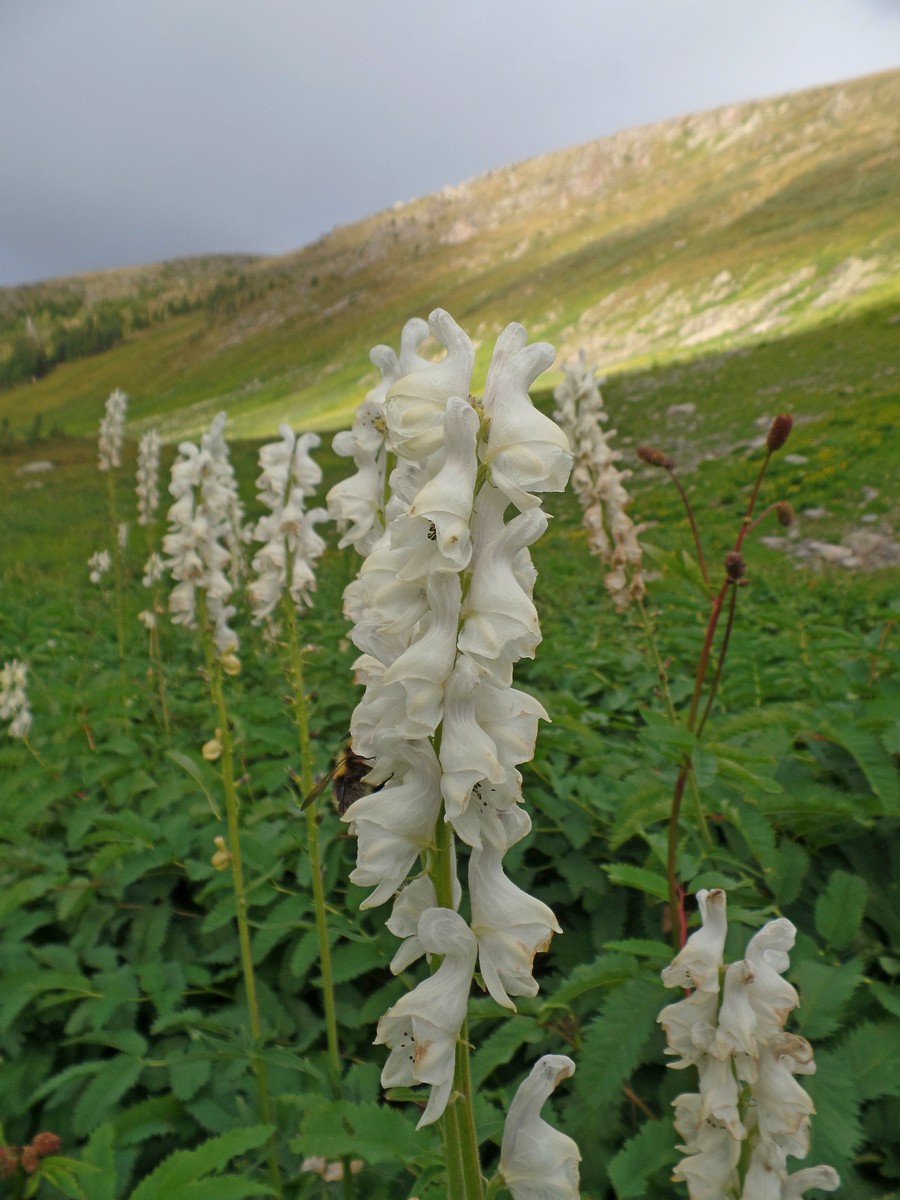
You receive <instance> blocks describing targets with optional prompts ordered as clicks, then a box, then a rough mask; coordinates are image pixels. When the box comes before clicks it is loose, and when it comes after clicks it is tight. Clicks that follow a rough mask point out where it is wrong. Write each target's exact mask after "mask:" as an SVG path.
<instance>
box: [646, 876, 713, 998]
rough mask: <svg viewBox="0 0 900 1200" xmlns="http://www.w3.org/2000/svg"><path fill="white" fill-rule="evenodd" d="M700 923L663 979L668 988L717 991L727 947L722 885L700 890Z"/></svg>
mask: <svg viewBox="0 0 900 1200" xmlns="http://www.w3.org/2000/svg"><path fill="white" fill-rule="evenodd" d="M697 903H698V905H699V906H700V919H701V922H702V924H701V926H700V928H699V929H698V930H697V931H696V932H695V933H692V934H691V936H690V937H689V938H688V940H687V941H686V942H685V944H684V946H683V947H682V949H681V950H680V951H679V952H678V954H676V956H675V958H674V959H673V960H672V961H671V963H669V965H668V966H667V967H664V968H663V971H662V981H663V983H664V984H665V985H666V987H684V988H699V989H700V991H701V992H718V990H719V967H720V966H721V965H722V954H723V953H724V950H725V936H726V934H727V933H728V918H727V916H726V913H725V906H726V903H727V899H726V896H725V893H724V892H723V891H722V889H721V888H713V889H712V891H707V890H706V889H705V888H704V889H703V890H701V891H699V892H698V893H697Z"/></svg>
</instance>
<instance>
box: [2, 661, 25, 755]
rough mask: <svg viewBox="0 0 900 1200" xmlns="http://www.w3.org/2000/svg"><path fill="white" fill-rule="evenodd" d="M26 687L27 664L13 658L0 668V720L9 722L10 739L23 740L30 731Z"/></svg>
mask: <svg viewBox="0 0 900 1200" xmlns="http://www.w3.org/2000/svg"><path fill="white" fill-rule="evenodd" d="M27 687H28V664H27V663H23V662H19V660H18V659H15V658H14V659H13V660H12V662H5V663H4V664H3V666H2V667H0V720H3V721H9V728H8V730H7V733H8V734H9V736H10V737H12V738H25V737H27V736H28V732H29V730H30V729H31V721H32V717H31V709H30V708H29V706H28V693H27V691H26V689H27Z"/></svg>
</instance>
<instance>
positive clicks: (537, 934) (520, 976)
mask: <svg viewBox="0 0 900 1200" xmlns="http://www.w3.org/2000/svg"><path fill="white" fill-rule="evenodd" d="M501 859H502V851H501V850H499V849H498V848H497V847H496V846H495V845H492V844H491V843H489V842H487V841H486V842H485V843H484V844H483V847H482V849H480V850H473V851H472V853H471V855H470V857H469V895H470V898H471V902H472V932H473V933H474V934H475V937H476V938H477V939H478V965H479V968H480V970H481V975H482V978H483V979H484V984H485V987H486V988H487V990H488V991H489V992H490V994H491V995H492V996H493V998H494V999H495V1000H496V1001H497V1003H498V1004H501V1005H502V1006H503V1007H504V1008H511V1009H512V1010H513V1011H515V1007H516V1006H515V1004H513V1002H512V1000H510V994H512V995H513V996H536V995H537V993H538V985H537V981H536V980H535V979H534V978H533V976H532V974H531V972H532V969H533V966H534V956H535V954H540V953H543V952H544V951H545V950H547V948H548V947H549V945H550V940H551V938H552V937H553V934H554V933H562V930H561V929H560V927H559V923H558V922H557V920H556V917H555V916H554V915H553V913H552V911H551V910H550V909H549V908H548V907H547V905H546V904H544V903H542V902H541V901H540V900H537V899H536V898H535V897H534V896H529V895H528V893H527V892H524V891H522V889H521V888H520V887H516V885H515V884H514V883H513V882H512V880H511V879H508V878H507V877H506V875H504V873H503V867H502V865H501Z"/></svg>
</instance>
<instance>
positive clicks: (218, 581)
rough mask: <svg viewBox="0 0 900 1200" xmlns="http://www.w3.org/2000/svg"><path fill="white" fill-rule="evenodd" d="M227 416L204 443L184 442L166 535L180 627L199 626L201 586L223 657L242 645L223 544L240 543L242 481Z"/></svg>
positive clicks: (219, 418) (229, 558) (175, 614)
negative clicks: (227, 436) (232, 456)
mask: <svg viewBox="0 0 900 1200" xmlns="http://www.w3.org/2000/svg"><path fill="white" fill-rule="evenodd" d="M224 422H225V414H224V413H219V415H218V416H217V417H216V418H215V420H214V421H213V423H212V426H211V427H210V431H209V433H208V434H204V435H203V437H202V439H201V443H200V446H199V447H197V446H195V445H193V444H192V443H191V442H182V443H181V445H180V446H179V447H178V458H177V459H176V460H175V462H174V464H173V465H172V481H171V483H170V484H169V491H170V493H171V494H172V495H173V496H174V497H175V503H174V504H173V505H172V506H171V508H170V509H169V514H168V516H169V531H168V533H167V534H166V535H165V537H164V538H163V550H164V551H165V553H166V555H167V556H168V558H167V560H166V563H165V565H166V567H167V569H168V570H169V571H170V572H171V574H172V578H173V579H175V581H176V584H175V587H174V588H173V589H172V593H171V595H170V597H169V611H170V612H171V614H172V620H173V621H174V622H175V624H176V625H187V626H188V627H189V628H193V627H194V626H195V625H196V619H197V589H198V588H199V589H200V590H201V591H202V592H203V593H205V597H206V610H207V616H208V620H209V624H210V626H211V628H212V634H213V640H214V642H215V645H216V649H217V650H218V652H219V654H220V655H221V656H225V655H228V654H229V653H232V652H233V651H235V650H236V649H237V648H238V645H239V641H238V636H237V634H236V633H235V632H234V630H233V629H231V628H230V626H229V625H228V622H229V621H230V619H231V618H232V616H234V613H235V609H234V607H233V605H231V604H229V603H228V601H229V599H230V597H231V592H232V584H231V581H230V579H229V577H228V575H227V574H226V571H227V569H228V568H229V566H230V565H231V564H232V555H231V553H230V552H229V550H228V549H227V548H226V545H225V544H223V543H225V542H226V541H231V542H232V544H234V542H235V534H234V523H233V519H234V516H235V514H236V513H237V512H238V511H239V501H238V497H237V485H236V481H235V479H234V472H233V470H232V468H231V464H230V462H229V460H228V451H227V447H226V446H225V443H224V439H223V437H222V427H223V425H224Z"/></svg>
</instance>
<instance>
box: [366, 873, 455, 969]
mask: <svg viewBox="0 0 900 1200" xmlns="http://www.w3.org/2000/svg"><path fill="white" fill-rule="evenodd" d="M461 899H462V888H461V887H460V886H459V880H456V881H455V886H454V888H453V907H454V909H458V908H459V902H460V900H461ZM436 907H437V896H436V894H435V890H434V884H433V883H432V882H431V880H430V879H429V878H428V876H427V875H420V876H419V878H418V879H413V880H412V882H410V883H407V884H405V885H404V887H402V888H401V889H400V891H399V892H398V893H397V895H396V897H395V899H394V904H393V907H392V909H391V915H390V917H389V918H388V919H387V921H385V925H386V926H387V927H388V929H389V930H390V931H391V933H392V934H393V935H394V937H398V938H402V939H403V945H402V946H401V947H400V949H399V950H398V951H397V953H396V954H395V955H394V957H393V958H392V959H391V971H392V973H393V974H394V975H399V974H400V972H401V971H405V970H406V968H407V967H409V966H411V965H412V964H413V963H414V962H415V961H416V960H417V959H419V958H421V957H422V955H423V954H424V953H425V947H424V946H423V945H422V942H421V940H420V938H419V918H420V917H421V915H422V913H423V912H424V911H425V909H426V908H436Z"/></svg>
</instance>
